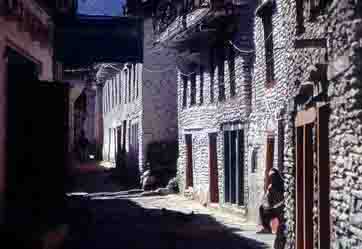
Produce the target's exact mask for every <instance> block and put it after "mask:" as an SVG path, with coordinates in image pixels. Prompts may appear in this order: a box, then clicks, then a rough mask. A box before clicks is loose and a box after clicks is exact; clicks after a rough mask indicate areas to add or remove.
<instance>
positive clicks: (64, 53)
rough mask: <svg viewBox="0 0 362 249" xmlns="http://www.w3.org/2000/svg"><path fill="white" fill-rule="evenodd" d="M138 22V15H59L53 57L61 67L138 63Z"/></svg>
mask: <svg viewBox="0 0 362 249" xmlns="http://www.w3.org/2000/svg"><path fill="white" fill-rule="evenodd" d="M142 24H143V20H142V19H141V18H138V17H106V16H77V17H75V18H69V17H68V18H64V17H63V18H59V19H57V20H56V26H57V28H56V32H55V45H54V47H55V58H56V60H57V61H60V62H62V63H63V65H64V68H84V67H87V66H90V65H92V64H94V63H124V62H142V60H143V25H142Z"/></svg>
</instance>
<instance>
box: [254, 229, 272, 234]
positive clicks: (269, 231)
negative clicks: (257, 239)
mask: <svg viewBox="0 0 362 249" xmlns="http://www.w3.org/2000/svg"><path fill="white" fill-rule="evenodd" d="M256 233H257V234H265V233H272V231H271V229H268V228H265V227H263V228H262V229H260V230H258V231H256Z"/></svg>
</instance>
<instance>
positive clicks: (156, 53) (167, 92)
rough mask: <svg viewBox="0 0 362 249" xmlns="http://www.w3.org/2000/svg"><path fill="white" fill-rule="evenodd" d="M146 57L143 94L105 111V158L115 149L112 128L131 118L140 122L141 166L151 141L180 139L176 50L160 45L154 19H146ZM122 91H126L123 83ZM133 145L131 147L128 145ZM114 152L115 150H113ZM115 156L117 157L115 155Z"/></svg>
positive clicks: (141, 79)
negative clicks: (158, 44) (155, 38)
mask: <svg viewBox="0 0 362 249" xmlns="http://www.w3.org/2000/svg"><path fill="white" fill-rule="evenodd" d="M143 53H144V61H143V63H142V64H139V72H138V73H139V75H138V77H137V79H138V87H139V97H138V98H137V99H136V100H135V101H133V102H131V103H126V104H125V103H124V99H125V97H124V96H123V97H122V103H118V104H117V105H116V107H115V108H114V109H113V110H112V111H111V112H109V113H107V114H105V115H104V146H103V154H104V158H107V157H108V155H107V153H108V151H109V150H110V149H111V152H112V150H113V148H115V146H114V144H113V143H114V141H113V142H112V141H111V144H110V143H109V128H115V127H117V126H119V125H121V124H122V121H123V120H127V137H126V144H127V146H128V145H129V141H128V132H129V130H128V125H129V122H128V121H129V120H131V123H132V124H134V123H138V124H139V132H138V141H139V158H138V159H139V160H138V161H139V165H138V166H139V169H140V171H142V170H143V167H144V165H145V160H146V158H145V156H146V149H147V145H148V144H149V143H151V142H158V141H172V140H177V77H176V64H175V55H174V53H173V51H172V50H170V49H166V48H162V49H159V48H156V47H155V46H154V36H153V28H152V20H151V19H148V18H146V19H145V20H144V51H143ZM132 77H133V76H132ZM121 91H122V93H123V94H124V92H125V86H124V83H122V90H121ZM128 148H129V147H127V149H128ZM111 154H114V153H111ZM111 160H114V158H111Z"/></svg>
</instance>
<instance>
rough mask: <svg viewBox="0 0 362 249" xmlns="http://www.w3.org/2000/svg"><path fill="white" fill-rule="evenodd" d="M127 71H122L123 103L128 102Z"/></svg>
mask: <svg viewBox="0 0 362 249" xmlns="http://www.w3.org/2000/svg"><path fill="white" fill-rule="evenodd" d="M127 94H128V70H124V103H125V104H126V103H127V100H128V96H127Z"/></svg>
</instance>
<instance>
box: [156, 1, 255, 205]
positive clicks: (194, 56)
mask: <svg viewBox="0 0 362 249" xmlns="http://www.w3.org/2000/svg"><path fill="white" fill-rule="evenodd" d="M254 11H255V3H254V1H243V2H240V1H187V2H186V1H159V3H158V4H157V5H155V6H154V13H155V14H154V16H155V17H156V18H155V33H156V34H157V37H156V41H157V42H158V43H160V44H162V45H163V46H168V47H173V48H176V50H177V52H178V54H177V58H176V62H177V67H178V71H177V82H178V84H177V91H178V93H177V96H178V99H177V101H178V128H179V157H178V176H179V185H180V190H181V191H182V193H183V194H185V195H187V196H190V197H192V198H195V199H198V200H199V201H201V202H202V203H204V204H207V203H209V204H211V205H220V206H223V207H225V208H230V209H234V208H235V209H236V210H238V211H246V209H247V206H248V202H249V195H248V193H249V175H248V168H247V164H246V158H247V156H248V155H247V150H246V134H247V130H248V127H247V126H246V124H247V120H248V117H249V114H250V105H251V103H250V101H251V92H250V90H251V81H252V70H251V69H252V65H253V61H254V53H253V52H251V53H250V51H253V50H254V45H253V35H252V34H253V27H254ZM245 51H247V52H245Z"/></svg>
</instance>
